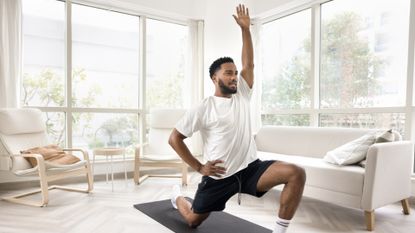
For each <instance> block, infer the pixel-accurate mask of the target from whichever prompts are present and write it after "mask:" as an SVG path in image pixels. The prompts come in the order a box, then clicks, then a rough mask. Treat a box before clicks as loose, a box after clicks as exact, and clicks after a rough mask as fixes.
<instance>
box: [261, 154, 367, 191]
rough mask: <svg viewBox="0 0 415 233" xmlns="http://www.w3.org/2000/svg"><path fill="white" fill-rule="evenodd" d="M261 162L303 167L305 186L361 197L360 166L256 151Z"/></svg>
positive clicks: (362, 175) (361, 179)
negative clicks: (341, 165)
mask: <svg viewBox="0 0 415 233" xmlns="http://www.w3.org/2000/svg"><path fill="white" fill-rule="evenodd" d="M258 157H259V158H260V159H261V160H278V161H283V162H287V163H293V164H296V165H298V166H300V167H303V168H304V169H305V171H306V174H307V181H306V185H309V186H313V187H318V188H322V189H327V190H330V191H335V192H342V193H347V194H350V195H357V196H360V195H362V190H363V180H364V173H365V170H364V169H363V168H362V167H360V166H344V167H339V166H336V165H333V164H329V163H326V162H325V161H323V159H321V158H313V157H304V156H296V155H283V154H276V153H269V152H263V151H258Z"/></svg>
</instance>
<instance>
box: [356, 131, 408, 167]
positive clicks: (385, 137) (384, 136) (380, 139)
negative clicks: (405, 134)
mask: <svg viewBox="0 0 415 233" xmlns="http://www.w3.org/2000/svg"><path fill="white" fill-rule="evenodd" d="M395 133H396V132H393V131H392V129H390V130H388V131H385V132H383V133H381V134H380V135H379V136H377V137H376V140H375V143H384V142H393V141H395ZM397 135H399V134H397ZM397 141H400V138H399V137H398V138H397ZM359 166H361V167H366V159H364V160H362V161H360V163H359Z"/></svg>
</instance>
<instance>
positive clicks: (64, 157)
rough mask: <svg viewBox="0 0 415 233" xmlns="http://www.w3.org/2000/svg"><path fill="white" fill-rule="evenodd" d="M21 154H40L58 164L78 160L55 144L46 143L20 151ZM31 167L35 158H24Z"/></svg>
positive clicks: (46, 159)
mask: <svg viewBox="0 0 415 233" xmlns="http://www.w3.org/2000/svg"><path fill="white" fill-rule="evenodd" d="M20 153H22V154H40V155H42V156H43V159H44V160H45V161H47V162H50V163H55V164H58V165H69V164H74V163H77V162H79V161H80V159H79V158H78V157H76V156H74V155H71V154H67V153H65V152H64V151H63V150H62V149H61V148H60V147H59V146H57V145H48V146H42V147H34V148H31V149H28V150H24V151H21V152H20ZM26 159H27V160H28V161H29V163H30V165H32V167H36V166H37V160H36V159H35V158H26Z"/></svg>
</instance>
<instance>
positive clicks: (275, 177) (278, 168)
mask: <svg viewBox="0 0 415 233" xmlns="http://www.w3.org/2000/svg"><path fill="white" fill-rule="evenodd" d="M305 180H306V174H305V171H304V169H303V168H301V167H298V166H296V165H294V164H289V163H285V162H278V161H277V162H274V163H273V164H272V165H270V166H269V167H268V168H267V170H265V172H264V173H263V174H262V176H261V177H260V178H259V180H258V183H257V190H258V191H259V192H266V191H268V190H270V189H271V188H272V187H274V186H277V185H280V184H285V186H284V189H283V190H282V192H281V196H280V209H279V213H278V217H279V218H282V219H287V220H290V219H292V217H293V216H294V213H295V211H296V210H297V207H298V205H299V203H300V201H301V197H302V195H303V190H304V184H305Z"/></svg>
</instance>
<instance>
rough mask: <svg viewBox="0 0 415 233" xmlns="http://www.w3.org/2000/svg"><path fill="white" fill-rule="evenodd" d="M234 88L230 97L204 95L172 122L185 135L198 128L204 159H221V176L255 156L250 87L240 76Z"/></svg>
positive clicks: (255, 157) (228, 174) (235, 169)
mask: <svg viewBox="0 0 415 233" xmlns="http://www.w3.org/2000/svg"><path fill="white" fill-rule="evenodd" d="M237 87H238V91H237V93H235V94H233V95H231V98H225V97H217V96H209V97H207V98H205V99H204V100H203V101H202V103H201V104H199V105H198V106H197V107H194V108H191V109H190V110H188V111H187V112H186V113H185V114H184V116H183V118H182V119H180V121H179V122H178V123H177V124H176V130H177V131H179V132H180V133H181V134H183V135H184V136H186V137H191V136H192V135H193V133H195V132H197V131H200V134H201V136H202V140H203V156H204V160H205V161H212V160H216V159H220V160H223V161H224V167H225V168H226V174H224V175H223V176H222V178H226V177H229V176H232V175H233V174H235V173H236V172H238V171H240V170H242V169H244V168H246V167H247V166H248V164H249V163H251V162H253V161H255V160H256V159H257V153H256V151H257V150H256V145H255V141H254V138H253V136H252V130H251V119H250V107H249V101H250V99H251V94H252V89H251V88H249V86H248V84H247V83H246V81H245V79H243V78H242V77H241V76H239V78H238V85H237ZM212 178H214V179H218V178H217V177H213V176H212Z"/></svg>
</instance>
